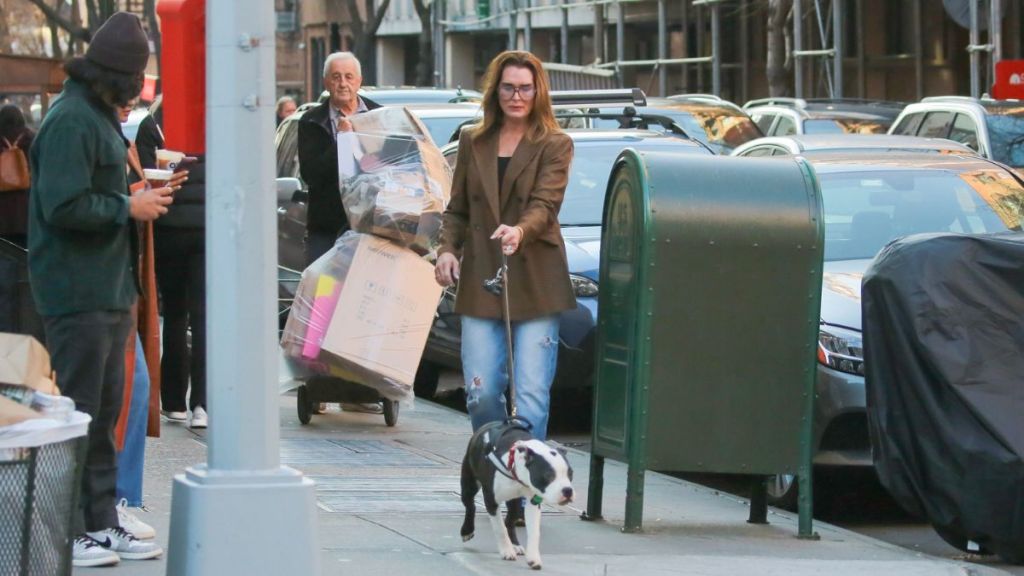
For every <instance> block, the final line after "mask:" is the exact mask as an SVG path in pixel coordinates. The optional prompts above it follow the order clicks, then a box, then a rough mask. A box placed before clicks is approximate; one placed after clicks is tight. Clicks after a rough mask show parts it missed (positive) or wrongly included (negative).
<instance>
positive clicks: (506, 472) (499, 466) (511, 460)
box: [487, 447, 544, 506]
mask: <svg viewBox="0 0 1024 576" xmlns="http://www.w3.org/2000/svg"><path fill="white" fill-rule="evenodd" d="M487 459H488V460H490V461H491V464H494V469H495V470H496V471H497V472H498V474H501V475H502V476H504V477H506V478H508V479H509V480H514V481H516V482H518V483H520V484H522V485H523V486H524V487H526V488H528V489H529V490H530V491H531V492H534V494H533V496H532V497H531V498H530V504H533V505H534V506H540V504H541V503H542V502H544V498H543V497H542V496H541V495H540V494H537V493H536V491H535V490H534V488H533V486H530V485H529V484H527V483H526V482H523V481H522V480H520V479H519V475H518V474H516V469H515V464H516V449H515V447H512V448H509V450H508V464H507V465H506V464H505V463H504V462H502V461H501V459H500V458H498V455H497V454H496V453H495V452H494V450H491V451H490V452H488V453H487Z"/></svg>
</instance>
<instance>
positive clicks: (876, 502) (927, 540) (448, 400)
mask: <svg viewBox="0 0 1024 576" xmlns="http://www.w3.org/2000/svg"><path fill="white" fill-rule="evenodd" d="M461 386H462V381H461V375H460V374H457V373H449V374H444V375H443V376H442V381H441V384H440V386H439V392H438V395H439V398H438V401H440V402H442V403H443V404H446V405H448V406H450V407H452V408H456V409H459V410H463V411H464V410H465V398H464V396H463V395H462V392H461ZM558 407H561V409H560V410H555V411H553V413H552V419H551V424H550V430H549V436H550V437H551V438H552V439H553V440H556V441H558V442H560V443H561V444H564V445H566V446H571V447H574V448H578V449H581V450H587V451H589V450H590V411H589V407H587V406H586V405H583V404H577V403H573V402H565V401H563V402H560V403H559V404H556V408H558ZM817 475H818V477H817V479H816V481H815V498H814V501H815V502H814V507H815V513H814V516H815V519H816V520H821V521H824V522H828V523H829V524H833V525H835V526H841V527H843V528H846V529H847V530H851V531H853V532H857V533H860V534H864V535H866V536H870V537H872V538H877V539H878V540H882V541H884V542H889V543H891V544H895V545H897V546H901V547H903V548H907V549H910V550H914V551H915V552H920V553H922V554H928V555H931V556H938V557H942V558H950V559H957V560H967V561H970V562H976V563H978V564H980V565H984V566H988V567H993V568H998V569H1001V570H1005V571H1006V572H1008V573H1010V574H1014V575H1020V576H1024V566H1014V565H1010V564H1006V563H1005V562H1003V561H1002V560H1001V559H999V558H998V557H994V556H978V555H972V554H967V553H966V552H962V551H960V550H957V549H956V548H953V547H952V546H950V545H949V544H946V542H945V541H943V540H942V538H940V537H939V536H938V534H936V533H935V531H934V530H932V528H931V526H930V525H929V524H928V523H927V522H924V521H922V520H921V519H918V518H915V517H913V516H911V515H909V514H907V513H906V512H904V511H903V510H902V509H901V508H900V507H899V505H898V504H896V502H895V501H893V499H892V498H891V497H890V496H889V495H888V494H887V493H886V491H885V489H884V488H882V486H881V485H880V484H879V483H878V480H877V479H876V478H875V476H874V472H873V471H870V470H867V471H853V472H851V471H849V470H823V471H820V472H818V473H817ZM678 476H679V477H680V478H685V479H686V480H689V481H691V482H695V483H697V484H702V485H704V486H708V487H711V488H714V489H717V490H721V491H723V492H728V493H731V494H736V495H738V496H741V497H747V496H749V492H748V489H749V480H748V479H747V478H745V477H742V476H730V475H722V474H678Z"/></svg>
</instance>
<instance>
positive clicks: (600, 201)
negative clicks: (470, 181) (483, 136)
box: [416, 108, 711, 397]
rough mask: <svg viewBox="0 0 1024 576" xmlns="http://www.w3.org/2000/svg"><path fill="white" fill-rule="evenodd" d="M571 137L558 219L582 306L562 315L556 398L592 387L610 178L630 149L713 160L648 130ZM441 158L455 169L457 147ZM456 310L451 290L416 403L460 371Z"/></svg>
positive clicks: (687, 142) (699, 148) (691, 144)
mask: <svg viewBox="0 0 1024 576" xmlns="http://www.w3.org/2000/svg"><path fill="white" fill-rule="evenodd" d="M621 110H622V109H621V108H619V111H620V112H621ZM567 133H568V134H569V136H570V137H572V140H573V143H574V145H575V147H576V151H575V154H574V156H573V162H572V166H571V167H570V169H569V183H568V186H567V187H566V191H565V200H564V201H563V203H562V208H561V211H560V212H559V217H558V219H559V222H560V223H561V226H562V236H563V237H564V239H565V249H566V256H567V257H568V261H569V273H570V274H569V280H570V281H571V282H572V286H573V290H574V291H575V292H576V302H577V305H576V308H575V309H573V310H568V311H566V312H563V313H562V314H561V327H560V332H559V353H558V371H557V373H556V374H555V382H554V384H553V385H552V389H553V390H554V391H555V392H560V391H569V390H577V391H584V390H586V389H588V388H590V387H591V384H592V380H591V376H592V372H593V366H594V337H595V329H596V324H595V322H596V318H597V294H598V284H597V282H598V271H599V267H600V264H599V262H600V261H599V258H600V252H601V218H602V215H603V210H604V196H605V191H606V189H607V186H608V177H609V175H610V174H611V169H612V165H613V164H614V163H615V159H616V158H617V157H618V155H619V153H620V152H622V150H624V149H626V148H634V149H636V150H638V151H640V152H648V151H667V152H675V153H682V154H708V155H710V154H711V152H710V151H709V150H708V149H707V148H706V147H705V146H704V145H703V144H701V143H700V142H697V141H694V140H691V139H688V138H680V137H678V136H674V135H672V134H666V133H663V132H654V131H650V130H638V129H621V130H615V129H613V130H601V129H584V130H568V131H567ZM442 152H443V154H444V155H445V158H446V159H448V161H449V162H450V163H451V164H453V165H454V163H455V158H456V154H457V152H458V142H453V143H451V144H449V145H448V146H446V147H444V148H443V149H442ZM454 310H455V290H454V289H452V288H449V289H447V290H446V291H445V293H444V296H443V298H442V300H441V303H440V305H439V306H438V309H437V317H436V318H435V320H434V324H433V326H432V327H431V329H430V336H429V337H428V338H427V346H426V350H425V351H424V354H423V363H422V364H421V366H420V372H419V374H417V380H416V387H417V390H416V392H417V395H420V396H426V397H430V396H432V395H433V393H434V391H436V389H437V379H438V374H439V370H440V369H441V368H448V369H456V370H457V369H461V366H462V361H461V358H460V349H461V340H462V335H461V333H462V326H461V321H460V320H459V316H458V315H457V314H455V312H454Z"/></svg>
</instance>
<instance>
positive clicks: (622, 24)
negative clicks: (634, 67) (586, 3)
mask: <svg viewBox="0 0 1024 576" xmlns="http://www.w3.org/2000/svg"><path fill="white" fill-rule="evenodd" d="M625 15H626V9H625V8H624V7H623V6H622V2H616V3H615V61H616V66H615V70H616V72H617V75H618V77H619V88H622V87H624V86H625V85H626V84H625V79H624V78H623V75H622V70H621V69H620V68H619V66H618V63H621V62H624V61H625V60H626V18H625Z"/></svg>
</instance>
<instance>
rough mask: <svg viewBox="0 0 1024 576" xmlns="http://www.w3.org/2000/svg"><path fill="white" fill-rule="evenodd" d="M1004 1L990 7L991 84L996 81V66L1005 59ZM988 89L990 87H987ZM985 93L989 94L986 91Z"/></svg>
mask: <svg viewBox="0 0 1024 576" xmlns="http://www.w3.org/2000/svg"><path fill="white" fill-rule="evenodd" d="M1002 8H1003V7H1002V0H992V2H991V4H990V5H989V7H988V11H989V26H988V43H989V45H991V46H992V52H991V53H990V54H991V55H990V56H989V60H990V61H991V62H992V66H991V70H992V76H990V77H989V79H990V81H991V82H990V83H989V84H991V83H992V82H995V80H996V64H998V63H999V61H1000V60H1002V59H1003V18H1002V16H1003V10H1002ZM986 88H988V86H986ZM985 92H988V90H987V89H986V90H985Z"/></svg>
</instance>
